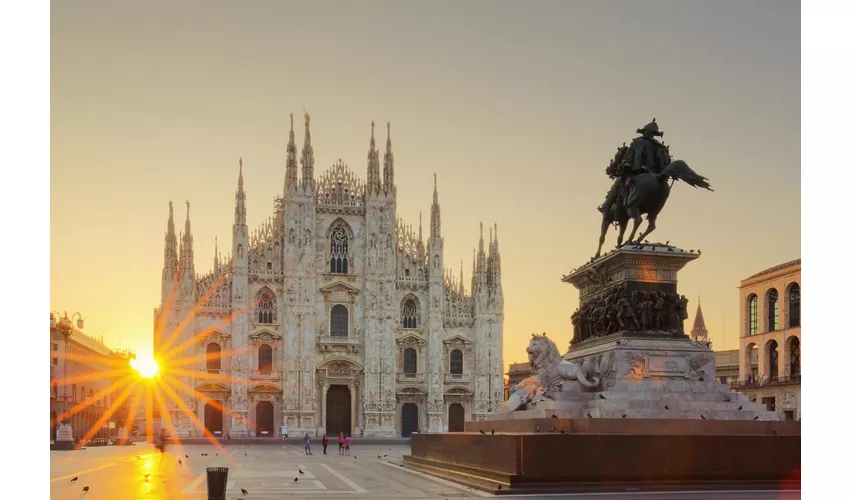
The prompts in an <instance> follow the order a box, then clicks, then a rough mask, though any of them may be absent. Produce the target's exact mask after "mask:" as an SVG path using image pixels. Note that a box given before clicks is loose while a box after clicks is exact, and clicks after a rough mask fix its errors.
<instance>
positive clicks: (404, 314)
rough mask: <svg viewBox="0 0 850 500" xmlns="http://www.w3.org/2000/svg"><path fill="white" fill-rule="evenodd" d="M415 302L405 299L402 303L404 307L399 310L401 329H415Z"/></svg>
mask: <svg viewBox="0 0 850 500" xmlns="http://www.w3.org/2000/svg"><path fill="white" fill-rule="evenodd" d="M417 315H418V314H417V310H416V301H415V300H413V299H407V300H405V301H404V307H403V308H402V310H401V326H402V328H416V316H417Z"/></svg>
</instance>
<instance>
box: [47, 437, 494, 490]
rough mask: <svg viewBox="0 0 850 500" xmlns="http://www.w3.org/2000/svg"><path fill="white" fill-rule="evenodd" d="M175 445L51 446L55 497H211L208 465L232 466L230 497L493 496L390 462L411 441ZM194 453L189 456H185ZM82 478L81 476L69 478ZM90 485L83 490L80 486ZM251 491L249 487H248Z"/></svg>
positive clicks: (404, 452) (228, 483)
mask: <svg viewBox="0 0 850 500" xmlns="http://www.w3.org/2000/svg"><path fill="white" fill-rule="evenodd" d="M225 449H226V450H227V452H228V454H229V455H230V456H229V457H228V456H226V455H225V454H224V453H222V452H221V451H219V450H218V449H216V448H215V447H213V446H212V445H185V446H171V447H169V449H168V452H167V453H166V454H165V455H160V454H159V453H158V452H157V451H156V450H155V449H154V448H153V446H151V445H149V444H137V445H136V446H127V447H117V446H109V447H102V448H88V449H86V450H83V451H78V452H50V453H51V455H50V468H51V470H50V476H51V488H50V497H51V499H54V500H64V499H68V500H71V499H73V500H81V499H83V498H84V499H85V500H100V499H103V500H115V499H126V500H131V499H133V500H134V499H182V498H185V499H191V500H199V499H206V498H207V497H206V494H207V484H206V472H205V470H206V468H207V467H216V466H222V467H228V468H229V471H228V481H227V498H228V499H239V498H242V499H244V500H249V499H250V500H260V499H276V498H334V499H343V498H363V499H366V498H369V499H372V498H388V499H390V498H392V499H404V498H422V499H429V498H434V499H436V498H439V499H445V498H452V499H455V498H481V497H482V496H490V495H488V494H486V493H482V492H477V491H473V490H471V489H469V488H466V487H463V486H460V485H454V484H451V483H448V482H445V481H442V480H439V479H432V478H428V477H424V476H423V475H422V474H419V473H416V472H413V471H408V470H407V469H405V468H403V467H399V466H398V465H394V464H391V463H390V461H392V462H395V463H396V464H398V463H401V457H402V455H404V454H406V453H409V451H410V447H409V446H406V445H395V444H389V445H386V446H380V445H362V446H356V445H353V446H352V450H351V454H350V455H349V456H340V455H339V453H338V450H337V449H336V448H332V447H328V454H327V455H323V454H322V448H321V446H314V447H313V453H314V454H313V455H306V454H305V453H304V449H303V447H301V446H299V445H296V444H294V443H293V444H286V445H283V444H282V445H233V446H226V447H225ZM202 454H204V455H202ZM187 456H188V457H187ZM74 477H77V478H78V479H77V481H75V482H73V483H72V482H71V479H72V478H74ZM84 486H89V491H88V493H86V494H84V495H83V492H82V488H83V487H84ZM243 488H244V489H245V490H246V491H247V492H248V493H247V495H246V494H243V493H242V489H243Z"/></svg>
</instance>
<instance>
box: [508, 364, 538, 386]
mask: <svg viewBox="0 0 850 500" xmlns="http://www.w3.org/2000/svg"><path fill="white" fill-rule="evenodd" d="M507 375H508V391H509V392H510V390H511V388H513V387H514V386H515V385H517V384H518V383H520V382H522V381H523V380H525V379H527V378H528V377H530V376H532V375H534V371H533V370H532V369H531V365H530V364H529V363H528V362H525V363H511V364H510V365H508V373H507Z"/></svg>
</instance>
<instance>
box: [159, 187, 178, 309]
mask: <svg viewBox="0 0 850 500" xmlns="http://www.w3.org/2000/svg"><path fill="white" fill-rule="evenodd" d="M177 259H178V257H177V234H176V231H175V228H174V204H173V203H172V202H170V201H169V202H168V225H167V229H166V232H165V254H164V258H163V266H162V296H161V298H162V302H163V303H165V301H167V300H168V298H169V296H170V295H171V289H172V286H173V284H174V281H175V280H176V279H177V268H178V267H179V265H180V264H179V261H178V260H177Z"/></svg>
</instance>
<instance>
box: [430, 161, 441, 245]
mask: <svg viewBox="0 0 850 500" xmlns="http://www.w3.org/2000/svg"><path fill="white" fill-rule="evenodd" d="M439 237H440V200H439V197H438V196H437V174H436V173H435V174H434V201H432V202H431V238H439Z"/></svg>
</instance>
